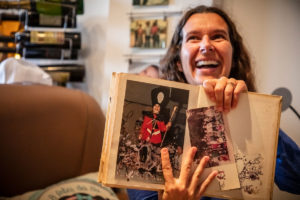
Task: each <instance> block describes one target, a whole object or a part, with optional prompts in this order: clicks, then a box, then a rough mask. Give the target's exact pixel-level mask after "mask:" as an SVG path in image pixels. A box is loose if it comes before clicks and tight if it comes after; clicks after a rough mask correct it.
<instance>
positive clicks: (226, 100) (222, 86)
mask: <svg viewBox="0 0 300 200" xmlns="http://www.w3.org/2000/svg"><path fill="white" fill-rule="evenodd" d="M203 87H204V90H205V92H206V94H207V95H208V96H209V98H210V99H211V100H212V101H214V102H216V106H217V109H218V110H219V111H225V112H229V111H230V109H231V108H235V107H236V106H237V104H238V100H239V95H240V93H241V92H246V91H247V90H248V89H247V86H246V83H245V82H244V81H242V80H236V79H234V78H230V79H228V78H226V77H221V78H219V79H208V80H205V81H204V82H203Z"/></svg>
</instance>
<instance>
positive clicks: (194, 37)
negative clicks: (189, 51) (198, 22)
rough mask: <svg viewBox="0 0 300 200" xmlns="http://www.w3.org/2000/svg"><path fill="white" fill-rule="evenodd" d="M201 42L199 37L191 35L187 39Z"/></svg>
mask: <svg viewBox="0 0 300 200" xmlns="http://www.w3.org/2000/svg"><path fill="white" fill-rule="evenodd" d="M198 40H201V38H200V37H199V36H197V35H190V36H188V37H187V41H198Z"/></svg>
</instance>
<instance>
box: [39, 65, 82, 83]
mask: <svg viewBox="0 0 300 200" xmlns="http://www.w3.org/2000/svg"><path fill="white" fill-rule="evenodd" d="M39 66H40V67H41V68H42V69H43V70H44V71H45V72H47V73H49V74H51V73H57V72H66V73H68V74H69V75H70V76H69V81H79V82H82V81H83V79H84V76H85V67H84V66H83V65H78V64H58V65H39Z"/></svg>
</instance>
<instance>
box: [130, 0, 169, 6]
mask: <svg viewBox="0 0 300 200" xmlns="http://www.w3.org/2000/svg"><path fill="white" fill-rule="evenodd" d="M168 4H169V0H133V1H132V5H133V6H160V5H168Z"/></svg>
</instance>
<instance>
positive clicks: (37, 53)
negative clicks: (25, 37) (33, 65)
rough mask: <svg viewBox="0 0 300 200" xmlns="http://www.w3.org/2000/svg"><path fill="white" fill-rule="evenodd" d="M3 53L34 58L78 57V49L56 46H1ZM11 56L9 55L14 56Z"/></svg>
mask: <svg viewBox="0 0 300 200" xmlns="http://www.w3.org/2000/svg"><path fill="white" fill-rule="evenodd" d="M0 52H1V53H12V56H14V57H23V58H33V59H61V60H75V59H77V58H78V50H77V49H72V50H69V49H56V48H44V49H42V48H35V49H29V48H22V47H20V46H18V45H17V47H16V48H10V47H0ZM12 56H9V57H12Z"/></svg>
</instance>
